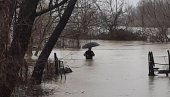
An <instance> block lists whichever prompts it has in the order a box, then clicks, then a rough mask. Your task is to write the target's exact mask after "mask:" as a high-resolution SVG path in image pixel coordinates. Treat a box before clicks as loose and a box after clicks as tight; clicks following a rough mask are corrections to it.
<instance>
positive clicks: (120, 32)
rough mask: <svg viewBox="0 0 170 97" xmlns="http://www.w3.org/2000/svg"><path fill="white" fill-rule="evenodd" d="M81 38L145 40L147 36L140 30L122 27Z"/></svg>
mask: <svg viewBox="0 0 170 97" xmlns="http://www.w3.org/2000/svg"><path fill="white" fill-rule="evenodd" d="M81 38H82V39H100V40H117V41H133V40H138V41H146V40H147V36H146V35H143V34H142V33H140V32H135V33H134V32H131V31H127V30H124V29H116V30H114V31H113V32H112V33H100V34H98V35H93V36H91V35H86V36H84V37H81Z"/></svg>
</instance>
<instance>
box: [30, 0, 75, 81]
mask: <svg viewBox="0 0 170 97" xmlns="http://www.w3.org/2000/svg"><path fill="white" fill-rule="evenodd" d="M76 2H77V0H70V1H69V3H68V5H67V8H66V9H65V11H64V13H63V16H62V17H61V19H60V21H59V23H58V25H57V26H56V28H55V30H54V31H53V33H52V35H51V36H50V38H49V40H48V42H47V43H46V44H45V47H44V48H43V50H42V52H41V54H40V56H39V58H38V60H37V62H36V64H35V67H34V71H33V74H32V82H33V83H35V84H40V83H41V81H42V75H43V71H44V67H45V64H46V62H47V60H48V57H49V55H50V53H51V51H52V49H53V47H54V45H55V44H56V42H57V40H58V38H59V36H60V34H61V32H62V31H63V29H64V27H65V26H66V24H67V22H68V20H69V17H70V16H71V14H72V11H73V9H74V6H75V4H76Z"/></svg>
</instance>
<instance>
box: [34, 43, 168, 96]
mask: <svg viewBox="0 0 170 97" xmlns="http://www.w3.org/2000/svg"><path fill="white" fill-rule="evenodd" d="M96 42H98V43H99V44H100V46H98V47H95V48H93V49H92V50H93V51H94V53H95V57H94V59H93V60H86V59H85V57H84V56H83V54H84V52H85V50H84V49H81V50H58V49H57V50H53V52H52V54H51V55H50V58H51V60H52V59H53V53H54V52H56V53H57V55H58V57H59V59H62V60H63V61H64V64H65V65H68V66H69V67H71V68H72V70H73V72H72V73H70V74H68V75H67V79H66V80H64V79H63V80H60V79H59V80H53V81H49V82H44V83H42V84H41V86H39V87H40V88H41V89H42V91H46V90H47V91H48V93H49V94H48V95H44V94H41V93H40V94H38V95H37V96H35V97H169V95H170V78H169V77H166V76H165V75H164V74H162V75H158V76H156V77H148V62H147V60H148V58H147V54H148V52H149V51H153V54H154V56H155V62H157V63H167V62H168V60H167V57H166V56H167V50H168V49H170V44H168V43H167V44H160V43H147V42H139V41H130V42H126V41H119V42H118V41H96ZM158 67H160V66H158ZM160 68H161V69H165V68H164V67H160ZM50 91H51V92H50Z"/></svg>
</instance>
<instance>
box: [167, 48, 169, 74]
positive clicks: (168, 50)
mask: <svg viewBox="0 0 170 97" xmlns="http://www.w3.org/2000/svg"><path fill="white" fill-rule="evenodd" d="M167 52H168V64H169V72H170V54H169V50H168V51H167Z"/></svg>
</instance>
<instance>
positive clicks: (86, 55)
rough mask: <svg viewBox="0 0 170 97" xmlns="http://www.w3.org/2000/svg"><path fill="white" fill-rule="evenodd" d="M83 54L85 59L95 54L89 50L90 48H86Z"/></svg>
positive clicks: (91, 57)
mask: <svg viewBox="0 0 170 97" xmlns="http://www.w3.org/2000/svg"><path fill="white" fill-rule="evenodd" d="M84 56H85V57H86V59H93V56H95V54H94V52H93V51H92V50H91V48H88V50H87V51H86V52H85V53H84Z"/></svg>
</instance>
